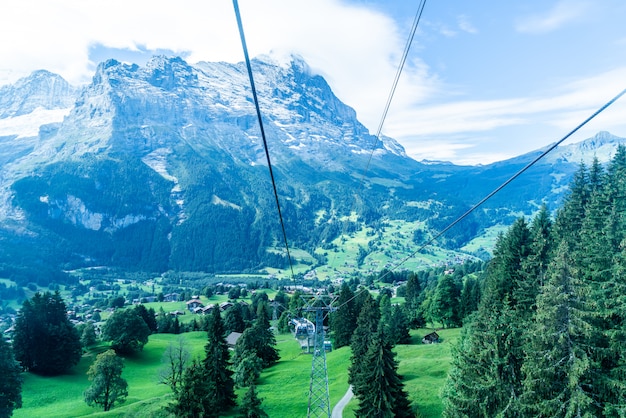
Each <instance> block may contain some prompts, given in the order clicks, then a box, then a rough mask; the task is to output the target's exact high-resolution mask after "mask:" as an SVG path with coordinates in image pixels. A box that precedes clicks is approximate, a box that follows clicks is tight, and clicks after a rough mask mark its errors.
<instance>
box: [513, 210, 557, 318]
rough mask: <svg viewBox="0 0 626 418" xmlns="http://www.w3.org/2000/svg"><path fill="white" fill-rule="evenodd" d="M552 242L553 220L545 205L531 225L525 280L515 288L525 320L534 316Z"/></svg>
mask: <svg viewBox="0 0 626 418" xmlns="http://www.w3.org/2000/svg"><path fill="white" fill-rule="evenodd" d="M552 242H553V240H552V220H551V219H550V214H549V213H548V208H547V207H546V206H545V205H543V206H542V207H541V209H540V210H539V212H538V213H537V215H536V216H535V217H534V219H533V221H532V224H531V226H530V243H529V252H528V256H527V257H526V258H525V259H523V260H522V264H521V267H522V272H523V276H524V280H520V282H519V286H518V288H517V289H516V290H515V299H516V300H517V301H519V306H518V307H517V310H518V312H519V313H520V315H521V316H522V317H523V319H524V320H525V321H526V320H529V319H530V316H532V314H533V312H534V310H535V300H536V299H537V294H538V292H539V289H540V288H541V286H542V285H543V283H544V281H545V275H546V271H547V269H548V264H549V263H550V259H551V256H552Z"/></svg>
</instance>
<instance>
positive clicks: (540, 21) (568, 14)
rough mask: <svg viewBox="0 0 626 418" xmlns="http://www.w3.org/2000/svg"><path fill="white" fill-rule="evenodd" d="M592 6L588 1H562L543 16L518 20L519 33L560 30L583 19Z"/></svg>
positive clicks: (517, 28)
mask: <svg viewBox="0 0 626 418" xmlns="http://www.w3.org/2000/svg"><path fill="white" fill-rule="evenodd" d="M591 7H592V5H591V4H590V3H589V2H588V1H586V0H560V1H559V2H558V3H556V4H555V5H554V7H552V8H551V9H550V10H548V11H547V12H545V13H543V14H535V15H532V16H527V17H524V18H521V19H519V20H518V22H517V24H516V26H515V28H516V30H517V31H518V32H522V33H531V34H540V33H546V32H551V31H554V30H557V29H560V28H561V27H563V26H564V25H566V24H568V23H571V22H574V21H577V20H579V19H580V18H582V17H583V16H584V15H585V14H586V12H587V11H588V10H589V9H590V8H591Z"/></svg>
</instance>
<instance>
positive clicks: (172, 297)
mask: <svg viewBox="0 0 626 418" xmlns="http://www.w3.org/2000/svg"><path fill="white" fill-rule="evenodd" d="M179 298H180V294H179V293H168V294H167V295H165V296H163V301H164V302H178V299H179Z"/></svg>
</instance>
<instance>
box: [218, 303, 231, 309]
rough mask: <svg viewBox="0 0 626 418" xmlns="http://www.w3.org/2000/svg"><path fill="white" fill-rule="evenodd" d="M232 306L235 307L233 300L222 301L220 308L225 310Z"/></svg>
mask: <svg viewBox="0 0 626 418" xmlns="http://www.w3.org/2000/svg"><path fill="white" fill-rule="evenodd" d="M232 307H233V303H232V302H222V303H220V309H221V310H222V311H225V310H227V309H230V308H232Z"/></svg>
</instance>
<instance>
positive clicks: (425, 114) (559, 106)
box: [384, 67, 626, 163]
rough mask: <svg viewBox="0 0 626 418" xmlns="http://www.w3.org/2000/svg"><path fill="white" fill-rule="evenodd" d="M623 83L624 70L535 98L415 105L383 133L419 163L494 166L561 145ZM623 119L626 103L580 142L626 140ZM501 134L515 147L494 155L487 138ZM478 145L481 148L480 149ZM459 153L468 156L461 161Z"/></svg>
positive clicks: (599, 120)
mask: <svg viewBox="0 0 626 418" xmlns="http://www.w3.org/2000/svg"><path fill="white" fill-rule="evenodd" d="M624 80H626V67H622V68H618V69H615V70H612V71H607V72H605V73H602V74H599V75H596V76H594V77H589V78H585V79H581V80H576V81H572V82H569V83H567V84H565V85H563V86H561V87H559V88H558V89H554V90H551V91H545V92H543V93H542V94H540V95H535V96H528V97H518V98H509V99H499V100H482V101H469V100H460V101H450V102H446V103H442V104H438V105H428V106H426V105H423V104H420V103H414V104H413V106H407V107H405V108H403V109H402V110H400V111H396V112H393V114H392V115H390V117H389V120H388V123H387V125H386V126H385V129H384V133H385V134H386V135H388V136H390V137H393V138H396V139H397V140H398V141H399V142H400V143H402V144H403V145H404V146H405V148H406V150H407V154H409V155H410V156H412V157H414V158H416V159H422V158H426V155H429V153H432V154H431V155H432V158H441V159H449V160H452V161H455V162H458V163H470V162H472V161H473V162H472V163H477V162H482V163H487V162H492V161H495V160H490V158H497V157H513V156H515V155H518V154H520V153H523V152H529V151H532V150H535V149H538V148H541V147H543V146H545V145H547V144H548V143H551V142H555V141H557V140H558V139H560V138H561V137H562V136H564V135H565V134H567V133H568V132H569V131H571V130H573V129H574V128H575V127H576V126H578V125H579V124H580V123H581V122H583V121H584V120H585V119H586V118H588V117H589V116H591V115H592V114H593V113H594V112H595V111H596V110H598V109H599V108H600V107H601V106H602V105H604V104H605V103H606V102H608V101H609V100H610V99H612V98H613V97H614V96H615V95H617V94H618V93H619V92H620V91H621V90H620V89H622V88H624V87H626V83H625V82H624ZM625 113H626V97H622V98H621V99H620V100H618V101H617V102H616V103H615V104H613V105H612V106H611V107H609V108H608V109H607V110H606V111H604V112H602V113H601V114H600V115H598V116H597V117H596V118H595V119H594V120H593V121H592V122H590V123H589V125H588V126H587V127H585V129H583V130H581V132H580V133H579V134H578V135H577V136H576V138H577V140H582V139H585V138H587V137H590V136H593V135H594V134H595V133H597V132H598V131H600V130H608V131H611V132H612V133H614V134H616V135H620V134H622V135H624V134H626V120H624V117H623V115H624V114H625ZM502 128H507V131H506V132H507V133H506V134H505V135H506V137H507V138H508V139H509V140H510V141H512V142H510V143H509V144H508V146H507V147H503V146H501V145H500V146H499V148H501V149H503V151H501V152H493V150H490V149H489V146H488V142H489V141H488V140H487V139H486V138H492V140H493V138H496V137H498V136H499V135H501V132H502ZM551 135H554V136H551ZM570 142H571V141H570ZM433 143H435V144H437V145H436V146H433ZM479 143H482V144H483V145H482V147H483V148H478V144H479ZM485 144H487V145H485ZM469 148H476V152H475V153H474V154H472V152H471V150H469V152H468V151H467V149H469ZM460 150H464V152H463V154H462V155H461V154H459V153H458V151H460ZM475 158H476V160H475Z"/></svg>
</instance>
